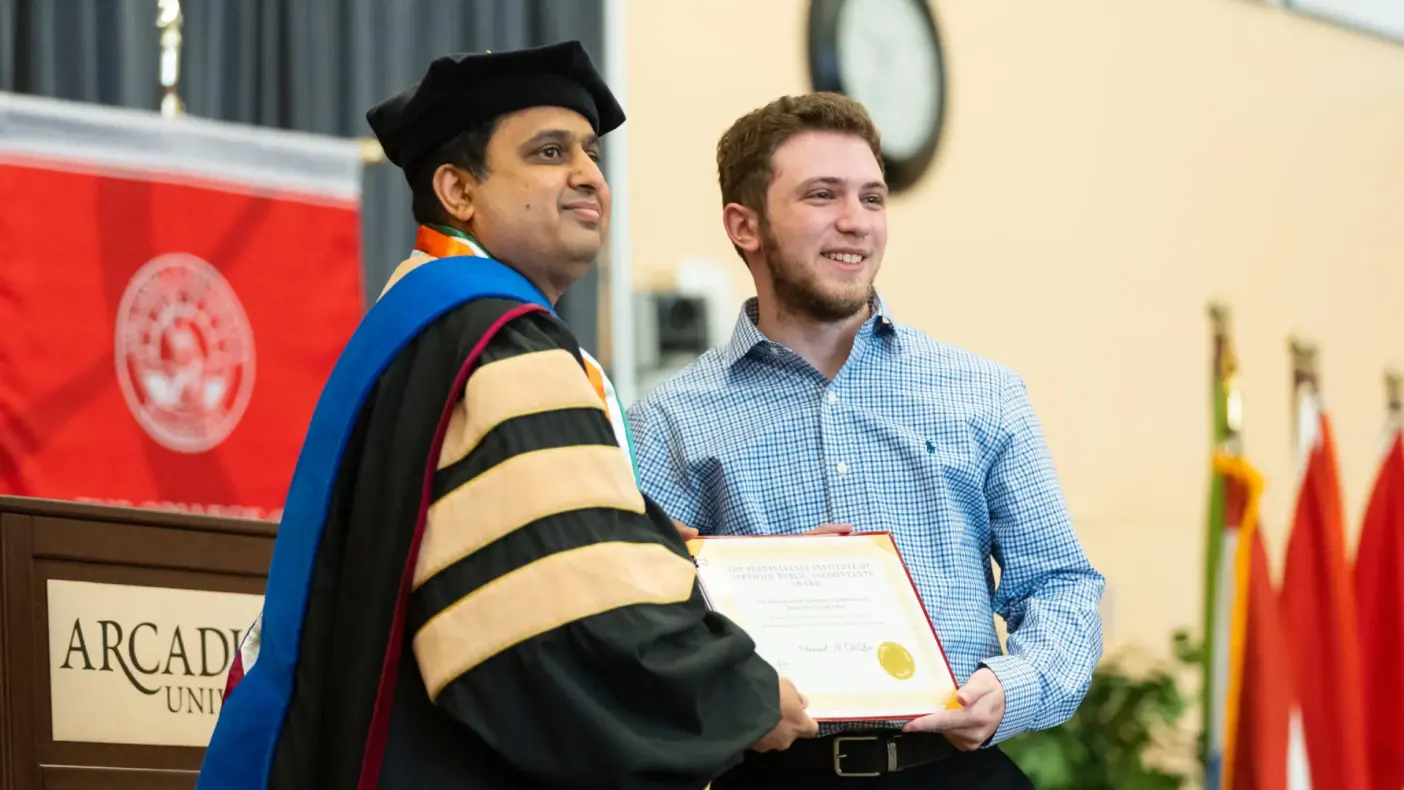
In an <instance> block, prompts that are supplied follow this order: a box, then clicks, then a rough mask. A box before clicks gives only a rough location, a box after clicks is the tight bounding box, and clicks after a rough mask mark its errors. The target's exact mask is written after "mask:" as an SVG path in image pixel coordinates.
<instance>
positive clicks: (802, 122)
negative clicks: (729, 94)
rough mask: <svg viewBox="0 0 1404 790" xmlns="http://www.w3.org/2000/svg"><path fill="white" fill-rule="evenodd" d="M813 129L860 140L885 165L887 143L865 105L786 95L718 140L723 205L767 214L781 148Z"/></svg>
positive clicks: (840, 98)
mask: <svg viewBox="0 0 1404 790" xmlns="http://www.w3.org/2000/svg"><path fill="white" fill-rule="evenodd" d="M811 131H814V132H845V133H848V134H853V135H856V136H858V137H859V138H861V139H862V140H863V141H864V142H866V143H867V144H868V147H869V148H871V149H872V150H873V156H875V157H877V160H878V167H879V168H881V167H882V164H883V163H882V142H881V140H880V138H879V136H878V130H877V126H876V125H874V124H873V120H872V118H871V117H869V116H868V111H867V110H866V109H864V107H863V105H861V104H859V103H858V102H856V101H854V100H853V99H850V98H848V97H847V96H844V95H842V94H839V93H825V92H820V93H807V94H804V95H801V96H782V97H780V98H779V99H776V100H775V101H773V102H771V103H769V104H767V105H765V106H764V107H761V108H760V109H757V110H752V111H751V112H749V113H747V114H746V115H743V116H742V117H740V118H738V119H737V120H736V122H735V123H733V124H732V125H731V128H730V129H727V130H726V133H725V134H723V135H722V137H721V140H720V141H718V142H717V178H718V181H719V182H720V185H721V197H722V205H727V204H728V203H740V204H741V205H743V206H745V207H746V208H749V209H751V210H753V211H756V212H758V213H760V214H761V215H762V216H764V215H765V213H766V206H765V193H766V192H767V191H768V190H769V189H770V184H771V182H772V181H773V180H774V179H775V161H774V156H775V150H776V149H777V148H779V147H780V146H781V145H783V144H784V143H785V141H786V140H789V139H790V138H791V137H792V136H794V135H796V134H799V133H800V132H811Z"/></svg>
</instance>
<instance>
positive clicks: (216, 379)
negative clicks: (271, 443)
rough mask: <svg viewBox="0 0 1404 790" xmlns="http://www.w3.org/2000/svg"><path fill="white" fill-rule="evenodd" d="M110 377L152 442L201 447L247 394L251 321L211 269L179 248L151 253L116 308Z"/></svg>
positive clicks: (225, 431) (213, 441) (228, 424)
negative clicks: (113, 373)
mask: <svg viewBox="0 0 1404 790" xmlns="http://www.w3.org/2000/svg"><path fill="white" fill-rule="evenodd" d="M115 334H116V349H115V357H116V363H117V383H118V384H119V385H120V386H121V388H122V396H123V397H124V398H125V399H126V401H127V407H128V408H130V409H131V411H132V416H134V417H136V420H137V422H138V423H140V424H141V427H142V428H143V429H145V430H146V433H147V434H148V435H150V436H151V438H152V439H154V440H155V441H156V442H157V443H158V444H160V445H161V446H162V447H165V448H167V449H170V450H174V451H175V452H179V453H201V452H204V451H206V450H209V449H211V448H213V447H215V446H217V445H219V443H220V442H223V441H224V440H225V439H226V438H227V437H228V436H229V434H230V432H232V431H233V430H234V428H235V426H237V425H238V424H239V420H240V418H242V417H243V416H244V410H245V409H246V408H248V405H249V398H250V397H251V396H252V395H253V384H254V341H253V329H252V328H251V327H250V326H249V319H248V316H247V315H245V313H244V308H243V305H241V304H240V303H239V297H238V296H237V295H236V294H235V293H234V289H233V288H232V287H231V286H230V285H229V281H228V280H226V279H224V276H223V275H221V274H220V273H219V270H217V269H215V267H213V266H211V265H210V264H208V263H206V262H205V261H203V260H200V259H199V258H197V257H195V256H193V255H188V254H186V253H168V254H165V255H160V256H157V257H156V258H153V259H152V260H150V261H148V262H147V263H146V265H144V266H142V267H141V268H140V269H139V270H137V273H136V274H135V275H133V276H132V280H131V282H130V283H128V284H127V289H126V291H125V292H124V293H123V294H122V301H121V303H120V304H119V305H118V308H117V325H116V333H115Z"/></svg>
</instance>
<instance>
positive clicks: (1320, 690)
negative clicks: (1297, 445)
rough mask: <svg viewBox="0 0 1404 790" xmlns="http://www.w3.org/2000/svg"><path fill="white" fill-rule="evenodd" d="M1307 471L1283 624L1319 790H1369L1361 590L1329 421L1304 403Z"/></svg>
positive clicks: (1311, 402)
mask: <svg viewBox="0 0 1404 790" xmlns="http://www.w3.org/2000/svg"><path fill="white" fill-rule="evenodd" d="M1303 406H1304V408H1303V420H1302V438H1303V445H1304V455H1305V458H1306V469H1305V473H1304V474H1303V477H1302V482H1301V490H1300V491H1299V492H1298V495H1297V508H1296V516H1295V519H1294V521H1293V523H1292V534H1291V537H1290V538H1289V539H1288V542H1287V566H1286V571H1285V574H1284V577H1283V582H1282V609H1283V618H1284V619H1283V622H1284V625H1285V626H1286V631H1287V643H1288V646H1289V648H1290V652H1289V655H1290V663H1291V667H1292V676H1293V679H1294V681H1295V683H1294V685H1295V687H1296V696H1297V704H1298V706H1299V709H1300V712H1301V722H1302V732H1303V735H1304V738H1305V744H1306V759H1307V761H1308V762H1309V764H1310V772H1311V783H1312V786H1313V787H1320V788H1327V787H1331V788H1341V789H1342V790H1365V788H1367V787H1368V784H1367V781H1368V780H1367V778H1366V763H1365V738H1366V730H1365V702H1364V693H1363V687H1362V685H1361V662H1360V643H1359V640H1358V637H1357V632H1356V619H1355V618H1356V613H1355V588H1354V584H1353V582H1352V580H1351V574H1350V567H1349V565H1348V563H1347V561H1346V551H1345V532H1344V518H1343V516H1342V508H1341V494H1340V483H1339V479H1338V476H1337V466H1336V450H1335V442H1334V440H1333V439H1332V435H1331V423H1330V420H1329V419H1328V418H1327V416H1326V415H1325V413H1324V412H1322V411H1321V409H1320V407H1319V404H1317V403H1316V400H1315V397H1314V396H1312V397H1308V398H1306V399H1305V400H1304V402H1303Z"/></svg>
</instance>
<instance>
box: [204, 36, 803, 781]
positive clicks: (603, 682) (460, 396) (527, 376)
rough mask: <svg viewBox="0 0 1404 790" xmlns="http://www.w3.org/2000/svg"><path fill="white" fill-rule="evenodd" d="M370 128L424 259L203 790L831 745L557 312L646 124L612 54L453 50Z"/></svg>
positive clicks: (611, 770) (334, 426) (360, 342)
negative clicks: (717, 593)
mask: <svg viewBox="0 0 1404 790" xmlns="http://www.w3.org/2000/svg"><path fill="white" fill-rule="evenodd" d="M367 117H368V119H369V121H370V125H371V127H372V128H373V129H374V130H375V133H376V136H377V137H378V138H379V140H380V142H381V144H382V146H383V147H384V149H385V152H386V155H387V157H388V158H389V159H390V161H392V162H394V163H395V164H396V165H398V166H399V167H401V168H402V169H403V170H404V171H405V174H406V176H407V178H408V179H409V182H410V185H411V188H412V191H413V194H414V206H413V210H414V214H415V217H416V218H417V219H418V221H419V222H420V223H421V227H420V230H419V237H418V240H417V244H416V251H415V254H414V255H413V256H412V257H411V258H410V259H409V260H407V261H405V262H404V263H403V264H402V265H401V266H400V267H399V268H398V269H397V270H396V271H395V273H394V275H393V276H392V278H391V282H390V284H389V285H388V286H387V288H386V290H385V291H384V293H382V294H381V296H380V298H379V300H378V301H377V303H376V305H375V306H374V307H373V308H372V310H371V311H370V313H369V314H368V315H367V316H366V318H365V320H364V321H363V322H362V324H361V326H360V328H359V329H358V330H357V332H356V335H355V336H354V337H353V338H352V339H351V341H350V343H349V344H348V345H347V348H346V350H345V351H344V352H343V354H342V357H341V358H340V360H339V361H338V363H337V366H336V369H335V370H334V371H333V373H332V376H331V378H330V380H329V381H328V383H327V386H326V389H325V390H324V391H323V394H322V397H321V400H320V401H319V403H318V405H317V410H316V413H315V414H314V416H313V418H312V424H311V426H310V427H309V429H308V434H307V439H306V442H305V443H304V446H303V450H302V455H301V457H300V458H299V460H298V465H297V470H296V473H295V475H294V479H293V483H292V487H291V490H290V491H289V494H288V500H287V503H286V506H285V508H284V519H283V523H282V526H281V528H280V531H279V534H278V540H277V543H276V545H275V548H274V552H273V561H272V565H271V567H270V569H269V577H268V584H267V589H266V594H265V603H264V610H263V612H262V615H261V616H260V618H259V622H258V623H257V624H256V626H255V628H254V629H252V633H251V634H250V636H249V637H248V638H247V639H246V640H245V643H244V645H243V646H242V648H241V651H240V658H239V660H238V662H237V663H236V666H235V667H234V669H233V670H231V674H230V682H229V689H228V691H227V693H226V699H225V702H224V707H223V710H222V711H221V714H220V719H219V722H218V725H217V727H216V730H215V733H214V737H213V739H212V741H211V743H210V745H209V748H208V750H207V752H206V756H205V763H204V766H203V769H202V771H201V776H200V784H199V787H200V788H201V790H224V789H225V788H238V789H239V790H252V789H253V788H270V789H271V790H306V789H307V788H335V789H337V790H341V789H342V788H345V789H346V790H379V789H385V790H392V789H398V788H426V789H432V788H441V787H442V788H449V787H452V788H469V787H471V788H511V789H512V790H530V788H596V787H597V788H610V789H611V790H629V789H630V788H679V789H681V788H693V789H695V790H700V788H703V787H704V786H706V785H707V783H708V782H709V781H710V780H711V778H712V777H715V776H717V775H719V774H720V773H722V772H723V771H725V770H726V769H728V768H729V767H731V766H733V765H735V764H737V763H739V762H740V760H741V758H742V756H743V754H744V753H745V752H746V751H747V750H748V749H756V750H772V749H784V748H787V747H788V746H789V745H790V743H791V742H793V741H794V740H795V739H796V738H798V737H808V736H812V735H814V734H815V733H816V732H817V727H816V725H815V724H814V722H813V721H812V720H811V719H809V717H808V716H807V715H806V714H805V713H804V710H803V708H804V702H803V699H802V697H800V695H799V694H798V693H797V692H796V691H795V689H794V688H793V687H792V686H791V685H790V684H789V683H788V681H785V680H784V679H782V678H779V677H777V675H776V673H775V670H774V669H773V668H772V667H770V666H769V665H768V664H767V663H765V662H764V661H763V660H762V659H761V658H760V657H759V656H757V654H756V652H755V646H754V643H753V642H752V641H751V639H750V638H749V637H748V636H747V635H746V634H745V633H744V632H742V631H741V630H739V629H738V628H737V627H736V626H735V625H734V624H733V623H731V622H730V621H728V620H726V619H724V618H723V617H720V616H718V615H716V614H712V613H709V612H708V611H707V608H706V606H705V604H704V602H703V600H702V596H701V594H700V592H699V590H698V587H697V585H696V580H695V567H694V566H693V564H692V562H691V561H690V559H689V555H688V552H687V550H686V547H685V545H684V544H683V542H682V539H681V538H680V537H679V536H678V533H677V531H676V530H675V529H674V528H673V526H672V524H671V522H670V521H669V520H668V518H667V517H666V516H664V515H663V513H662V512H661V511H660V510H659V509H658V508H657V507H656V506H655V505H654V504H653V503H652V502H650V501H648V500H647V499H645V498H644V497H643V496H642V495H640V493H639V491H638V488H637V486H636V484H635V480H634V476H633V468H632V466H631V463H630V460H629V457H628V454H627V452H626V451H625V450H624V449H622V448H624V447H626V446H627V444H626V438H625V433H624V428H623V424H622V419H621V418H620V414H619V409H618V407H617V403H614V402H613V399H612V397H611V393H610V390H609V388H608V386H607V381H608V380H607V379H606V378H605V377H604V376H603V373H602V372H601V371H600V370H599V369H598V366H597V365H595V364H594V362H593V360H591V359H589V358H588V356H587V355H586V354H585V353H584V352H583V351H582V350H581V349H580V348H579V346H578V344H577V343H576V341H575V339H574V338H573V337H572V336H571V333H570V332H569V330H567V328H566V327H565V325H564V324H562V323H561V322H560V321H559V320H558V319H557V318H556V316H555V314H554V312H553V309H552V305H554V303H555V302H556V300H557V299H558V298H559V297H560V295H561V292H562V291H563V290H565V288H566V287H568V286H569V285H570V284H571V283H573V282H575V280H576V279H578V278H579V277H580V276H581V275H582V274H584V273H585V271H586V270H587V269H588V267H589V266H590V265H591V262H592V261H593V260H594V258H595V257H596V255H597V254H598V253H599V251H600V248H601V245H602V243H603V239H604V235H605V230H606V227H607V224H608V219H609V206H610V203H609V188H608V186H607V185H606V184H605V182H604V178H603V176H602V175H601V172H600V169H599V167H598V165H597V162H596V160H597V158H598V149H599V136H601V135H603V134H606V133H608V132H609V131H610V130H612V129H614V128H616V127H617V126H619V125H620V124H621V123H623V122H624V115H623V112H622V111H621V110H620V108H619V106H618V104H617V103H616V102H615V100H614V98H613V97H612V96H611V94H610V92H609V90H608V88H607V87H606V86H605V85H604V83H603V81H602V80H601V79H600V77H599V76H598V74H597V73H596V72H595V70H594V68H593V66H592V64H591V62H590V59H589V57H588V55H586V53H585V51H584V49H583V48H581V46H580V45H579V44H578V43H575V42H570V43H566V44H559V45H553V46H550V47H542V48H537V49H532V50H523V51H516V52H502V53H494V54H482V55H466V56H453V57H444V58H440V59H438V60H436V61H434V63H433V64H432V65H431V66H430V67H429V71H428V73H427V74H426V76H425V77H424V79H423V80H422V81H421V82H420V83H418V84H417V85H415V86H413V87H411V88H410V89H408V90H406V91H405V92H403V93H401V94H399V95H397V96H395V97H393V98H391V99H389V100H387V101H386V102H384V103H383V104H381V105H379V106H377V107H375V108H373V109H372V110H371V111H370V112H369V113H368V115H367ZM488 251H491V256H490V255H489V252H488Z"/></svg>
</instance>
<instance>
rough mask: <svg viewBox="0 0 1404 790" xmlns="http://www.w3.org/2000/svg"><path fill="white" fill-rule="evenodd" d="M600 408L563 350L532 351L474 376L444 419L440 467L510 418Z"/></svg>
mask: <svg viewBox="0 0 1404 790" xmlns="http://www.w3.org/2000/svg"><path fill="white" fill-rule="evenodd" d="M580 408H585V409H599V410H601V411H603V410H604V403H603V402H602V401H601V400H600V396H599V395H596V394H595V390H594V388H593V387H591V386H590V378H589V376H588V375H586V373H585V369H584V368H583V367H581V366H580V362H579V361H578V360H576V358H575V357H574V356H573V355H572V354H571V353H570V352H569V351H566V350H565V349H561V348H553V349H551V350H549V351H533V352H531V353H529V354H522V355H520V356H515V357H508V358H507V359H503V360H499V361H497V362H490V363H488V364H486V365H483V366H482V367H481V368H478V369H477V370H476V371H474V372H473V375H472V376H470V377H469V378H468V385H467V387H465V388H464V392H463V398H462V399H461V400H459V401H458V403H456V404H455V405H454V407H453V413H452V414H451V415H450V416H449V425H448V431H447V433H445V434H444V446H443V449H442V450H440V452H439V467H438V468H440V469H443V468H444V467H447V466H450V465H452V464H455V463H457V462H458V461H461V460H463V459H464V458H467V457H468V454H469V453H471V452H473V448H474V447H477V446H478V442H481V441H482V440H483V437H484V436H486V435H487V433H488V431H490V430H492V429H493V428H494V427H495V426H497V425H498V424H500V423H503V422H505V421H507V420H510V419H512V418H514V417H525V416H526V415H528V414H539V413H541V412H546V411H555V410H557V409H580Z"/></svg>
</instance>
